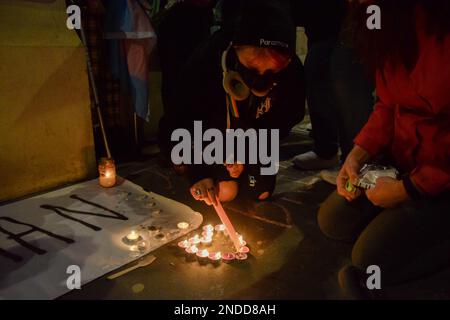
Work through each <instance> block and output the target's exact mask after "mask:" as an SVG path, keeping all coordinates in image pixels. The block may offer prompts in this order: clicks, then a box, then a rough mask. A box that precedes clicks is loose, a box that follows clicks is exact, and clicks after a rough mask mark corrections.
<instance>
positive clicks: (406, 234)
mask: <svg viewBox="0 0 450 320" xmlns="http://www.w3.org/2000/svg"><path fill="white" fill-rule="evenodd" d="M318 223H319V227H320V229H321V230H322V232H323V233H324V234H325V235H326V236H328V237H330V238H332V239H335V240H342V241H355V240H356V242H355V244H354V246H353V250H352V254H351V259H352V264H353V265H354V266H355V267H357V268H359V269H360V270H361V271H363V272H364V273H365V272H366V268H367V267H368V266H369V265H377V266H379V267H380V269H381V279H382V284H385V285H389V284H396V283H400V282H404V281H407V280H412V279H415V278H418V277H420V276H423V275H426V274H428V273H432V272H435V271H439V270H440V269H442V268H444V267H446V266H450V255H449V252H450V232H449V230H450V199H449V197H448V195H447V196H446V197H444V196H443V197H440V198H439V199H438V198H435V199H428V200H425V199H423V200H419V201H409V202H406V203H404V204H402V205H400V206H398V207H396V208H393V209H383V208H379V207H375V206H374V205H372V203H370V202H369V200H368V199H367V198H366V197H364V196H362V197H360V198H358V199H357V200H355V201H353V202H348V201H346V200H345V199H344V198H342V197H341V196H339V195H338V194H337V192H333V193H332V194H331V195H330V196H329V197H328V198H327V200H326V201H325V202H324V203H323V204H322V206H321V208H320V209H319V214H318Z"/></svg>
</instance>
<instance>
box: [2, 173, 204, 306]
mask: <svg viewBox="0 0 450 320" xmlns="http://www.w3.org/2000/svg"><path fill="white" fill-rule="evenodd" d="M202 220H203V218H202V215H201V214H199V213H197V212H194V211H193V210H192V209H191V208H189V207H188V206H186V205H183V204H182V203H179V202H177V201H174V200H171V199H168V198H165V197H163V196H160V195H157V194H154V193H151V192H146V191H144V190H143V189H142V188H141V187H139V186H137V185H135V184H133V183H131V182H130V181H127V180H122V182H121V183H120V184H119V185H118V186H116V187H114V188H110V189H104V188H102V187H100V186H99V185H98V181H97V180H91V181H87V182H83V183H80V184H76V185H73V186H70V187H67V188H63V189H60V190H57V191H53V192H49V193H46V194H42V195H39V196H35V197H32V198H29V199H26V200H21V201H17V202H14V203H11V204H7V205H4V206H0V299H54V298H57V297H58V296H60V295H63V294H64V293H66V292H68V291H69V290H70V289H69V288H68V286H67V280H68V278H69V277H70V276H71V275H72V274H71V273H68V268H69V267H70V266H77V267H79V270H80V271H81V274H80V276H81V278H80V280H81V284H82V285H83V284H86V283H88V282H90V281H92V280H94V279H96V278H98V277H101V276H102V275H104V274H106V273H109V272H110V271H112V270H114V269H117V268H119V267H121V266H123V265H124V264H127V263H129V262H131V261H133V260H135V259H137V258H138V256H142V255H145V254H147V253H149V252H151V251H153V250H155V249H156V248H158V247H160V246H162V245H164V244H166V243H168V242H170V241H172V240H174V239H176V238H179V237H181V236H183V235H185V234H186V233H188V232H190V231H192V230H194V229H196V228H198V227H199V226H200V224H201V223H202ZM179 222H187V223H188V228H187V229H179V228H178V227H177V224H178V223H179ZM131 230H137V231H138V232H139V235H140V236H141V237H142V240H143V241H144V242H145V246H146V247H143V249H142V250H141V251H139V252H138V253H135V252H131V251H130V247H131V246H130V243H127V244H125V243H124V242H123V238H124V237H126V236H127V235H128V234H129V233H130V231H131ZM141 244H142V245H144V244H143V243H141ZM131 249H135V248H131ZM75 269H76V267H75V268H74V267H72V268H69V271H71V272H73V270H75ZM69 287H70V286H69Z"/></svg>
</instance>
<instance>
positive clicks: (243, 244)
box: [238, 235, 247, 246]
mask: <svg viewBox="0 0 450 320" xmlns="http://www.w3.org/2000/svg"><path fill="white" fill-rule="evenodd" d="M238 240H239V242H240V244H241V246H245V245H246V244H247V242H245V241H244V238H243V237H242V236H241V235H238Z"/></svg>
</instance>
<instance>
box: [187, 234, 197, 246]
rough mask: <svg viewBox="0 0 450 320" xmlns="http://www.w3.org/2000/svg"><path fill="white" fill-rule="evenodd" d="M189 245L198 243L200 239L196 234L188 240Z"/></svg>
mask: <svg viewBox="0 0 450 320" xmlns="http://www.w3.org/2000/svg"><path fill="white" fill-rule="evenodd" d="M189 243H190V244H199V243H200V237H199V236H198V234H196V235H195V236H193V237H192V238H190V239H189Z"/></svg>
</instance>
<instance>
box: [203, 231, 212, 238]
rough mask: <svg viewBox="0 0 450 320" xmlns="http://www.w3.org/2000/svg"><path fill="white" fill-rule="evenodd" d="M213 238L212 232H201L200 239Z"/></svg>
mask: <svg viewBox="0 0 450 320" xmlns="http://www.w3.org/2000/svg"><path fill="white" fill-rule="evenodd" d="M213 236H214V232H209V231H203V232H202V237H203V238H212V237H213Z"/></svg>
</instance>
